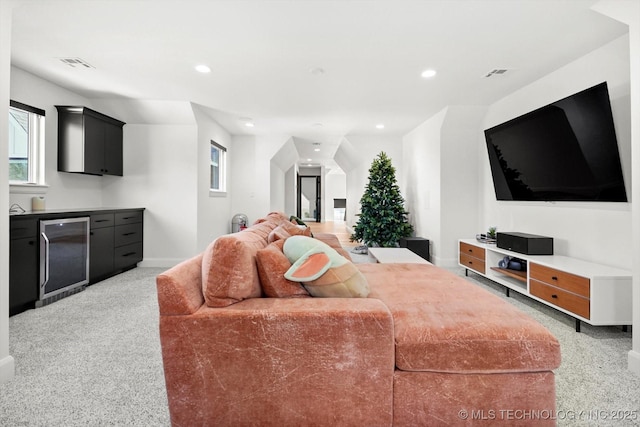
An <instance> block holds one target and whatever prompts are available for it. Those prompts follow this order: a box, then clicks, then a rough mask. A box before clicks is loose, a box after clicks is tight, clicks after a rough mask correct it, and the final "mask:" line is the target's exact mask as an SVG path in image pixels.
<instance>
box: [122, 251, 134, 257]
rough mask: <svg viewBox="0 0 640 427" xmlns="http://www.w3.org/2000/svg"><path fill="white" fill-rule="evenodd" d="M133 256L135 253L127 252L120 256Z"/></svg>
mask: <svg viewBox="0 0 640 427" xmlns="http://www.w3.org/2000/svg"><path fill="white" fill-rule="evenodd" d="M135 254H136V253H135V252H127V253H126V254H123V255H122V256H123V257H126V256H131V255H135Z"/></svg>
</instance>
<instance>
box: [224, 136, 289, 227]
mask: <svg viewBox="0 0 640 427" xmlns="http://www.w3.org/2000/svg"><path fill="white" fill-rule="evenodd" d="M289 139H290V137H288V136H281V135H276V136H259V135H258V136H246V135H243V136H233V137H232V145H233V150H234V153H233V157H232V160H231V164H230V168H231V170H230V178H229V179H230V183H229V186H230V189H231V194H232V197H231V216H233V215H235V214H237V213H242V214H245V215H247V217H248V218H249V223H250V224H252V223H253V222H254V221H255V220H257V219H259V218H263V217H264V216H265V215H267V214H268V213H269V212H271V210H270V208H271V201H270V197H271V173H272V171H271V159H272V158H273V157H274V156H275V155H276V153H277V152H278V150H280V148H281V147H282V146H283V145H284V144H285V143H287V141H289ZM278 169H279V168H278ZM278 173H279V174H282V175H283V176H284V172H283V171H282V170H280V172H278ZM277 181H278V183H280V182H284V178H282V180H281V179H280V178H278V180H277ZM281 191H282V192H284V187H281ZM283 200H284V198H283ZM228 220H229V223H230V221H231V217H229V219H228Z"/></svg>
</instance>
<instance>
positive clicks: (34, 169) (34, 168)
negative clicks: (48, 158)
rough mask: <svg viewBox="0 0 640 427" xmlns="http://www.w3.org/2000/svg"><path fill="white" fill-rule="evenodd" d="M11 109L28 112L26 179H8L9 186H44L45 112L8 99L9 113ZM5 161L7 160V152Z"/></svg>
mask: <svg viewBox="0 0 640 427" xmlns="http://www.w3.org/2000/svg"><path fill="white" fill-rule="evenodd" d="M12 109H13V110H18V111H21V112H25V113H27V114H29V125H28V126H29V129H28V141H27V180H26V181H17V180H11V179H10V180H9V186H10V187H16V188H24V187H46V184H45V162H44V144H45V116H46V113H45V111H44V110H42V109H40V108H36V107H32V106H30V105H27V104H23V103H21V102H18V101H14V100H10V101H9V114H11V110H12ZM7 137H8V135H7ZM7 161H9V156H8V153H7Z"/></svg>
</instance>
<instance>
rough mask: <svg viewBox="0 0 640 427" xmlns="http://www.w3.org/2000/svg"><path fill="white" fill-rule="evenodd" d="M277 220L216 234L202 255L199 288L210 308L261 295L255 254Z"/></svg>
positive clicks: (264, 243) (265, 240)
mask: <svg viewBox="0 0 640 427" xmlns="http://www.w3.org/2000/svg"><path fill="white" fill-rule="evenodd" d="M276 226H277V223H276V221H261V222H260V223H258V224H255V225H252V226H251V227H249V228H247V229H245V230H243V231H241V232H239V233H233V234H227V235H224V236H221V237H218V238H217V239H216V240H215V241H213V242H212V243H211V244H210V245H209V246H208V247H207V249H206V250H205V252H204V254H203V258H202V291H203V294H204V299H205V301H206V303H207V305H208V306H209V307H225V306H228V305H231V304H234V303H237V302H240V301H242V300H243V299H245V298H257V297H260V296H261V295H262V289H261V288H260V279H259V276H258V267H257V266H256V253H257V252H258V250H260V249H262V248H264V247H266V246H267V237H268V236H269V233H270V232H271V231H272V230H273V229H274V228H275V227H276Z"/></svg>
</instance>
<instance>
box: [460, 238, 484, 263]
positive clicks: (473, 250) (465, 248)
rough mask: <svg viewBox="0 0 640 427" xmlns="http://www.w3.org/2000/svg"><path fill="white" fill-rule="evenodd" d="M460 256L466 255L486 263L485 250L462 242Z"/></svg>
mask: <svg viewBox="0 0 640 427" xmlns="http://www.w3.org/2000/svg"><path fill="white" fill-rule="evenodd" d="M460 254H466V255H469V256H472V257H474V258H478V259H481V260H483V261H484V256H485V255H484V249H483V248H479V247H477V246H473V245H470V244H468V243H464V242H460Z"/></svg>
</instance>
